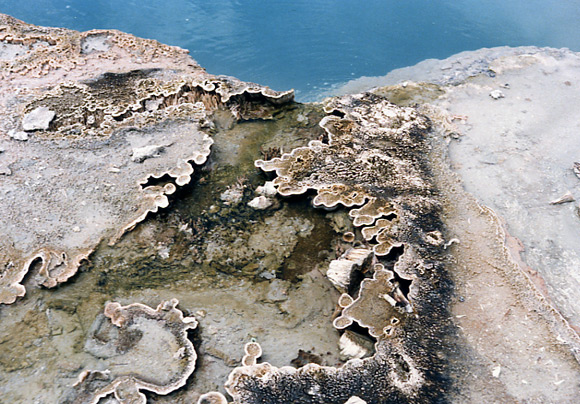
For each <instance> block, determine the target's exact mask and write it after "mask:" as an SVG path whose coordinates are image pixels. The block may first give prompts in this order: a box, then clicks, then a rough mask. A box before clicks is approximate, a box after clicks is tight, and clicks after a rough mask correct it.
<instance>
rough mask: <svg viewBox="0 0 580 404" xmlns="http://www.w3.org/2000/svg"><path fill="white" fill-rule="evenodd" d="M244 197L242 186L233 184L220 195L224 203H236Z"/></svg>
mask: <svg viewBox="0 0 580 404" xmlns="http://www.w3.org/2000/svg"><path fill="white" fill-rule="evenodd" d="M243 198H244V187H241V186H233V187H231V188H228V189H226V190H225V191H224V192H222V194H221V195H220V199H221V200H222V201H224V202H225V204H226V205H237V204H238V203H240V202H241V201H242V199H243Z"/></svg>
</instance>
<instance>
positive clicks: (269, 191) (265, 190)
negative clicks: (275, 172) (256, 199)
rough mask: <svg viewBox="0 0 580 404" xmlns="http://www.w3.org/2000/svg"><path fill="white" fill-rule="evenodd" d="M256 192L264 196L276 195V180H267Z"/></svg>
mask: <svg viewBox="0 0 580 404" xmlns="http://www.w3.org/2000/svg"><path fill="white" fill-rule="evenodd" d="M256 193H257V194H258V195H263V196H274V195H276V194H277V193H278V191H277V190H276V186H275V185H274V181H266V182H265V183H264V185H261V186H259V187H258V188H256Z"/></svg>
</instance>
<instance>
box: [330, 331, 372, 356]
mask: <svg viewBox="0 0 580 404" xmlns="http://www.w3.org/2000/svg"><path fill="white" fill-rule="evenodd" d="M338 346H339V348H340V354H341V355H342V356H345V357H348V358H356V359H361V358H364V357H365V356H368V355H370V354H371V352H370V351H369V350H368V349H367V348H366V347H364V346H362V345H361V344H359V343H358V341H355V340H354V339H353V338H351V337H350V335H349V334H348V333H344V334H342V336H341V337H340V339H339V340H338Z"/></svg>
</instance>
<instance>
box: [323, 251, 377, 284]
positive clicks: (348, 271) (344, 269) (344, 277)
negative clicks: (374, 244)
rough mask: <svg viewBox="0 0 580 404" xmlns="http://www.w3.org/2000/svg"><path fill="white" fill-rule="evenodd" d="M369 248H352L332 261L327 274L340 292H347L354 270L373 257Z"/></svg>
mask: <svg viewBox="0 0 580 404" xmlns="http://www.w3.org/2000/svg"><path fill="white" fill-rule="evenodd" d="M371 254H372V250H370V249H368V248H351V249H349V250H347V251H346V252H345V253H344V254H343V255H342V256H341V257H340V258H338V259H336V260H333V261H331V262H330V265H329V266H328V271H327V272H326V276H327V277H328V279H329V280H330V282H332V284H333V285H334V287H335V288H337V289H338V290H339V291H340V292H343V293H344V292H346V291H347V290H348V288H349V286H350V284H351V280H352V276H353V272H354V271H356V270H357V269H360V268H361V267H362V266H363V265H364V264H365V263H366V262H367V261H368V259H369V258H370V257H371Z"/></svg>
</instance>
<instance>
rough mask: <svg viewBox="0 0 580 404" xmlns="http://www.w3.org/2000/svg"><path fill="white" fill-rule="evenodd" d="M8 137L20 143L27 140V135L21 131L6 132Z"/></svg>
mask: <svg viewBox="0 0 580 404" xmlns="http://www.w3.org/2000/svg"><path fill="white" fill-rule="evenodd" d="M8 136H10V137H11V138H12V139H14V140H20V141H21V142H25V141H27V140H28V133H26V132H22V131H15V130H11V131H10V132H8Z"/></svg>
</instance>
